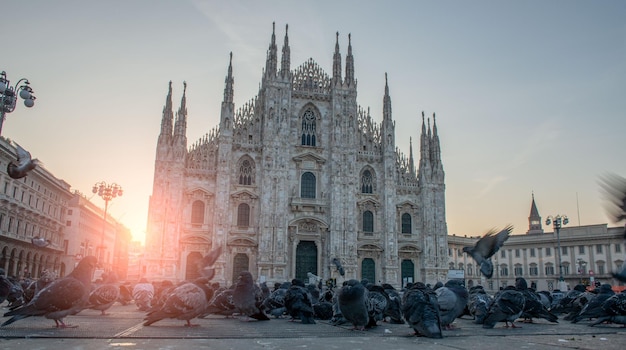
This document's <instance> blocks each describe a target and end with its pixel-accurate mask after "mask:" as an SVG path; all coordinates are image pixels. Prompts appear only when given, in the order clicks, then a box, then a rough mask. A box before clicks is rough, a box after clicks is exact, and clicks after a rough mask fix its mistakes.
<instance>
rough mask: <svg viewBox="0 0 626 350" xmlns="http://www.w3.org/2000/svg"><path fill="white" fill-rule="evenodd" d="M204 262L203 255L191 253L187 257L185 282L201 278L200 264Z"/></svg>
mask: <svg viewBox="0 0 626 350" xmlns="http://www.w3.org/2000/svg"><path fill="white" fill-rule="evenodd" d="M200 260H202V254H200V253H198V252H191V253H189V255H187V269H186V271H185V280H187V281H193V280H195V279H196V278H198V277H200V269H199V267H198V263H199V262H200Z"/></svg>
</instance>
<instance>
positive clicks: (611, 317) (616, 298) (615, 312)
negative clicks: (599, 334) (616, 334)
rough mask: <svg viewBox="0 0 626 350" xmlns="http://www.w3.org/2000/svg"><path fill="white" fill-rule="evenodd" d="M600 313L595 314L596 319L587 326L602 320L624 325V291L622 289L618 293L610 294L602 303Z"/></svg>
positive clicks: (625, 317) (625, 304)
mask: <svg viewBox="0 0 626 350" xmlns="http://www.w3.org/2000/svg"><path fill="white" fill-rule="evenodd" d="M601 309H602V314H599V315H598V316H597V319H596V320H595V321H594V322H592V323H590V324H589V326H590V327H593V326H595V325H598V324H600V323H603V322H612V323H618V324H622V325H624V326H626V292H625V291H622V292H621V293H619V294H615V295H612V296H611V297H609V298H608V299H607V300H605V301H604V303H602V307H601Z"/></svg>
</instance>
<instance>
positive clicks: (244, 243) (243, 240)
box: [228, 237, 258, 247]
mask: <svg viewBox="0 0 626 350" xmlns="http://www.w3.org/2000/svg"><path fill="white" fill-rule="evenodd" d="M228 245H229V246H239V247H256V246H257V245H258V244H257V242H256V241H255V240H253V239H251V238H248V237H232V238H230V239H229V240H228Z"/></svg>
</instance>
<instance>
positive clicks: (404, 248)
mask: <svg viewBox="0 0 626 350" xmlns="http://www.w3.org/2000/svg"><path fill="white" fill-rule="evenodd" d="M398 252H399V253H421V252H422V248H421V247H419V246H418V245H416V244H412V243H407V244H403V245H401V246H400V247H398Z"/></svg>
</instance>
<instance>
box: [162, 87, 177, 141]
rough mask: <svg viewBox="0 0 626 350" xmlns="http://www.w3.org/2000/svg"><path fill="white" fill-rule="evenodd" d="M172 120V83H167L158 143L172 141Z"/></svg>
mask: <svg viewBox="0 0 626 350" xmlns="http://www.w3.org/2000/svg"><path fill="white" fill-rule="evenodd" d="M173 120H174V112H173V111H172V81H171V80H170V83H169V90H168V92H167V98H166V99H165V106H163V117H162V119H161V133H160V134H159V143H162V142H165V143H169V140H171V139H172V123H173Z"/></svg>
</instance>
